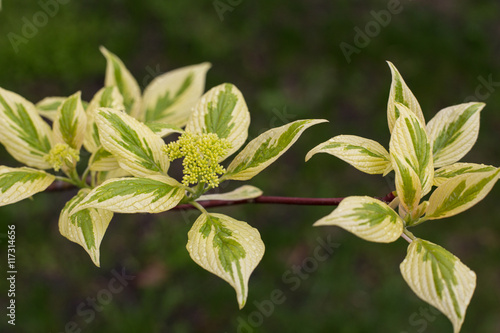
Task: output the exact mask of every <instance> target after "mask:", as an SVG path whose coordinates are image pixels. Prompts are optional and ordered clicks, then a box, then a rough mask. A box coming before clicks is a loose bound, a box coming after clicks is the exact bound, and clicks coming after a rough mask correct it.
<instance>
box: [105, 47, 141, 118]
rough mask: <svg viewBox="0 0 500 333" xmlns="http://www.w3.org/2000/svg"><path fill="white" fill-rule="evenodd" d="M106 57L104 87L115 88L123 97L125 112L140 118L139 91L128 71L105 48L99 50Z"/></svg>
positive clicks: (118, 59)
mask: <svg viewBox="0 0 500 333" xmlns="http://www.w3.org/2000/svg"><path fill="white" fill-rule="evenodd" d="M100 50H101V52H102V54H103V55H104V56H105V57H106V61H107V65H106V78H105V80H104V85H105V86H106V87H112V86H116V87H118V90H119V91H120V94H121V95H122V96H123V104H124V106H125V111H126V112H127V113H128V114H129V115H131V116H132V117H134V118H138V117H139V116H140V110H141V89H140V88H139V85H138V84H137V81H136V80H135V79H134V77H133V76H132V74H130V72H129V70H128V69H127V68H126V67H125V65H124V64H123V62H122V61H121V60H120V58H118V57H117V56H116V55H115V54H113V53H111V52H109V51H108V50H107V49H106V48H105V47H103V46H101V48H100Z"/></svg>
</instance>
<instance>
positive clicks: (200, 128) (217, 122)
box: [186, 83, 250, 161]
mask: <svg viewBox="0 0 500 333" xmlns="http://www.w3.org/2000/svg"><path fill="white" fill-rule="evenodd" d="M249 126H250V112H248V107H247V104H246V102H245V99H244V98H243V95H242V94H241V92H240V91H239V90H238V88H236V87H235V86H234V85H232V84H230V83H224V84H221V85H219V86H217V87H214V88H212V89H210V90H209V91H208V92H206V93H205V94H204V95H203V96H202V97H201V99H200V100H199V101H198V103H197V104H196V105H195V107H194V111H193V113H192V114H191V115H190V117H189V120H188V123H187V125H186V132H191V133H194V134H203V133H215V134H217V136H218V137H219V138H222V139H227V140H229V142H230V143H231V149H229V150H228V152H227V153H226V155H225V156H224V157H223V158H222V159H221V161H222V160H224V159H225V158H226V157H227V156H230V155H231V154H233V153H234V152H235V151H237V150H238V149H239V148H240V147H241V146H242V145H243V144H244V143H245V141H246V139H247V137H248V127H249Z"/></svg>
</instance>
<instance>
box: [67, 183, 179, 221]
mask: <svg viewBox="0 0 500 333" xmlns="http://www.w3.org/2000/svg"><path fill="white" fill-rule="evenodd" d="M184 192H185V189H184V187H183V186H182V185H181V184H179V183H178V182H176V181H175V180H174V179H172V178H170V177H166V176H149V177H147V178H135V177H126V178H115V179H110V180H107V181H105V182H104V183H102V184H101V185H99V186H97V187H96V188H94V189H93V190H92V191H91V192H90V193H89V194H88V195H87V196H86V197H85V199H84V200H82V201H81V202H80V203H79V204H78V205H76V206H75V207H74V208H73V209H72V210H71V211H70V214H75V213H77V212H78V211H81V210H82V209H86V208H101V209H107V210H110V211H112V212H115V213H161V212H164V211H167V210H169V209H171V208H173V207H175V206H176V205H177V204H178V203H179V201H180V200H181V199H182V198H184Z"/></svg>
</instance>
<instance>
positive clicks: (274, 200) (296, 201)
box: [172, 192, 394, 210]
mask: <svg viewBox="0 0 500 333" xmlns="http://www.w3.org/2000/svg"><path fill="white" fill-rule="evenodd" d="M343 199H344V198H297V197H274V196H266V195H261V196H260V197H257V198H255V199H243V200H233V201H224V200H206V201H198V203H199V204H200V205H202V206H203V207H204V208H212V207H223V206H234V205H242V204H250V203H255V204H275V205H306V206H338V204H340V202H341V201H342V200H343ZM376 199H379V200H381V201H383V202H386V203H389V202H391V201H392V200H393V199H394V194H393V193H392V192H391V193H389V194H388V195H386V196H385V197H383V198H376ZM194 208H195V207H194V206H192V205H191V204H182V205H178V206H176V207H174V208H172V210H187V209H194Z"/></svg>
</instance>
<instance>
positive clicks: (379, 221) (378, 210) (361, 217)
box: [314, 197, 403, 243]
mask: <svg viewBox="0 0 500 333" xmlns="http://www.w3.org/2000/svg"><path fill="white" fill-rule="evenodd" d="M328 225H336V226H339V227H341V228H343V229H345V230H347V231H350V232H352V233H353V234H355V235H356V236H358V237H360V238H363V239H364V240H367V241H370V242H377V243H390V242H394V241H395V240H396V239H398V238H399V237H400V236H401V234H402V233H403V220H402V219H401V218H400V217H399V216H398V214H397V213H396V212H395V211H394V210H393V209H392V208H391V207H389V206H388V205H387V204H386V203H384V202H382V201H380V200H377V199H373V198H370V197H347V198H345V199H344V200H342V201H341V202H340V204H339V206H338V207H337V208H336V209H335V210H334V211H333V212H332V213H331V214H330V215H328V216H325V217H323V218H322V219H320V220H318V221H317V222H316V223H314V226H328Z"/></svg>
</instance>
